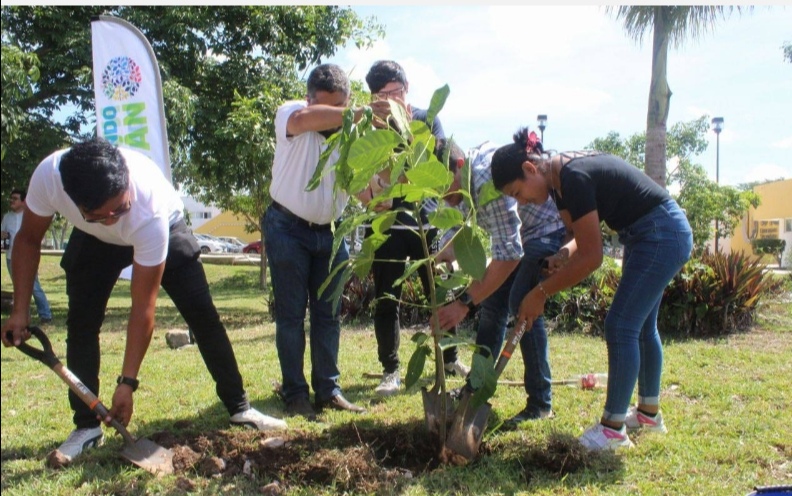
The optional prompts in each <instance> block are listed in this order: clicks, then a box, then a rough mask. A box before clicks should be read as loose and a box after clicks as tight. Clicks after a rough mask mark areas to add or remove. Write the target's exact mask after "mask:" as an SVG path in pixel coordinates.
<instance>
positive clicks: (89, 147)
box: [59, 138, 129, 212]
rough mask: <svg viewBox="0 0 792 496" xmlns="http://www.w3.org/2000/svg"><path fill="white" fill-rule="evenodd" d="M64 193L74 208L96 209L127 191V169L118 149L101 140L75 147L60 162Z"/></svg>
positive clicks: (93, 140) (95, 139) (84, 142)
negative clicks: (75, 206) (74, 205)
mask: <svg viewBox="0 0 792 496" xmlns="http://www.w3.org/2000/svg"><path fill="white" fill-rule="evenodd" d="M59 169H60V175H61V181H62V182H63V190H64V191H66V194H67V195H69V198H71V199H72V201H73V202H74V203H76V204H77V206H79V207H82V208H84V209H85V210H87V211H89V212H90V211H92V210H96V209H97V208H100V207H101V206H102V205H104V204H105V203H107V200H109V199H110V198H113V197H115V196H118V195H120V194H121V193H123V192H124V191H126V190H127V188H129V169H128V168H127V165H126V161H125V160H124V157H123V156H121V152H120V151H119V150H118V147H116V146H115V145H113V144H112V143H110V142H109V141H107V140H106V139H104V138H92V139H89V140H86V141H83V142H80V143H77V144H75V145H74V146H72V147H71V149H69V151H67V152H66V153H64V154H63V156H62V157H61V160H60V166H59Z"/></svg>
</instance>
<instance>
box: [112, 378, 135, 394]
mask: <svg viewBox="0 0 792 496" xmlns="http://www.w3.org/2000/svg"><path fill="white" fill-rule="evenodd" d="M116 384H118V385H119V386H120V385H121V384H126V385H127V386H129V387H131V388H132V392H133V393H134V392H135V391H137V388H138V386H140V381H139V380H137V379H134V378H132V377H127V376H125V375H119V376H118V378H117V379H116Z"/></svg>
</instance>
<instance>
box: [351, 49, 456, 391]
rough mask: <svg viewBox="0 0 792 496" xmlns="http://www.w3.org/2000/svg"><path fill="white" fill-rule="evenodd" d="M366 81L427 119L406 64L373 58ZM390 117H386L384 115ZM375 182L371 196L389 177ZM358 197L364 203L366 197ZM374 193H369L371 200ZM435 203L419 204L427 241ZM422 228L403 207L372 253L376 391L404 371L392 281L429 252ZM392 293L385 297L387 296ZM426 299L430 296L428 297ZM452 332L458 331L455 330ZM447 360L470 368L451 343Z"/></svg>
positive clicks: (376, 97)
mask: <svg viewBox="0 0 792 496" xmlns="http://www.w3.org/2000/svg"><path fill="white" fill-rule="evenodd" d="M366 83H367V84H368V88H369V91H370V92H371V96H372V100H373V101H374V102H375V103H379V102H385V101H387V100H389V99H390V100H393V101H395V102H397V103H398V104H400V105H402V106H403V107H404V108H405V109H406V110H407V115H409V116H411V118H412V119H413V120H419V121H423V122H426V119H427V117H428V116H427V111H426V110H425V109H421V108H417V107H413V106H411V105H409V104H406V103H405V99H406V96H407V93H408V92H409V89H410V84H409V82H408V81H407V75H406V74H405V72H404V69H403V68H402V66H401V65H399V64H398V63H396V62H394V61H392V60H379V61H377V62H375V63H374V64H373V65H372V66H371V68H370V69H369V72H368V74H366ZM378 115H380V113H378ZM385 120H387V116H385ZM427 125H428V126H429V128H430V129H431V131H432V134H433V135H434V136H435V139H436V140H438V141H440V140H443V139H444V138H445V134H444V133H443V126H442V124H441V123H440V120H439V119H438V118H435V119H434V121H433V122H432V123H431V124H430V123H427ZM374 179H375V181H376V182H375V183H374V184H373V186H375V188H374V189H373V190H369V191H370V193H371V195H372V196H373V195H374V194H375V193H376V192H378V191H380V190H382V189H384V188H387V187H388V186H389V184H388V183H387V181H388V178H387V177H382V176H374ZM359 198H360V199H361V200H362V201H363V202H364V204H365V203H366V199H365V198H361V197H360V196H359ZM370 199H371V198H370V197H369V198H368V200H370ZM389 206H390V208H391V209H398V208H403V209H408V210H411V211H414V210H415V207H416V206H415V205H414V204H411V203H408V202H406V201H404V198H394V199H393V202H392V204H390V205H389ZM435 208H437V204H436V203H434V202H426V203H424V204H423V205H421V206H420V210H419V216H420V222H421V223H422V224H423V227H424V229H425V230H426V233H427V235H426V236H427V240H426V241H427V244H428V245H429V246H432V245H433V242H434V240H435V237H436V236H437V229H435V228H434V227H433V226H431V225H430V224H429V221H428V220H427V215H428V214H429V213H430V212H431V211H432V210H434V209H435ZM366 227H367V229H366V236H369V235H371V233H372V230H371V228H370V226H366ZM418 231H419V227H418V223H417V221H416V219H415V218H414V217H413V216H412V215H410V214H408V213H406V212H399V214H398V215H397V217H396V221H395V222H394V224H393V226H392V227H391V228H390V229H388V230H387V231H386V232H385V234H386V235H388V236H389V237H388V239H387V240H386V241H385V243H383V244H382V245H381V246H380V247H379V248H378V249H377V251H376V252H375V253H374V258H375V260H374V263H373V264H372V267H371V271H372V275H373V277H374V292H375V295H376V298H377V303H376V308H375V310H374V335H375V336H376V339H377V356H378V358H379V361H380V363H381V364H382V369H383V373H382V381H381V382H380V384H379V385H378V386H377V388H376V389H375V392H376V393H377V394H379V395H382V396H388V395H392V394H396V393H397V392H398V391H399V389H400V387H401V376H400V373H399V364H400V362H399V344H400V341H401V326H400V324H399V307H400V305H399V299H400V298H401V292H402V288H401V286H394V283H395V282H396V280H397V279H399V278H400V277H401V276H402V275H403V274H404V269H405V266H406V263H407V260H408V259H410V260H420V259H423V258H424V257H425V254H424V250H423V245H422V243H421V237H420V235H419V234H418ZM427 270H428V269H427V268H426V267H422V268H421V269H419V277H420V278H421V284H422V286H423V288H424V292H425V293H426V294H427V295H429V294H430V292H431V291H433V288H431V287H429V276H428V273H427ZM386 294H387V295H390V297H386V296H385V295H386ZM427 298H428V296H427ZM449 332H452V333H453V332H455V330H454V329H451V330H450V331H449ZM443 361H444V363H445V369H446V372H447V373H451V374H458V375H460V376H462V377H465V376H467V374H468V372H470V369H469V368H468V367H467V366H466V365H464V364H463V363H462V362H461V361H459V358H458V353H457V349H456V347H452V348H449V349H447V350H445V351H444V352H443Z"/></svg>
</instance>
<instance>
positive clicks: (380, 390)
mask: <svg viewBox="0 0 792 496" xmlns="http://www.w3.org/2000/svg"><path fill="white" fill-rule="evenodd" d="M400 387H401V378H400V377H399V371H398V370H397V371H395V372H391V373H390V374H382V382H380V383H379V386H377V388H376V389H374V392H375V393H377V394H378V395H380V396H391V395H394V394H396V393H398V392H399V388H400Z"/></svg>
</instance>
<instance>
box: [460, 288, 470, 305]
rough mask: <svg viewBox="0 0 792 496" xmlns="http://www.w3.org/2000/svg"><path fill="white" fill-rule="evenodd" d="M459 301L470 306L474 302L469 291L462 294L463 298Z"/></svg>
mask: <svg viewBox="0 0 792 496" xmlns="http://www.w3.org/2000/svg"><path fill="white" fill-rule="evenodd" d="M459 301H461V302H462V303H464V304H465V305H469V304H470V302H471V301H473V299H472V298H471V297H470V295H469V294H468V293H467V291H465V292H464V293H462V296H460V297H459Z"/></svg>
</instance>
